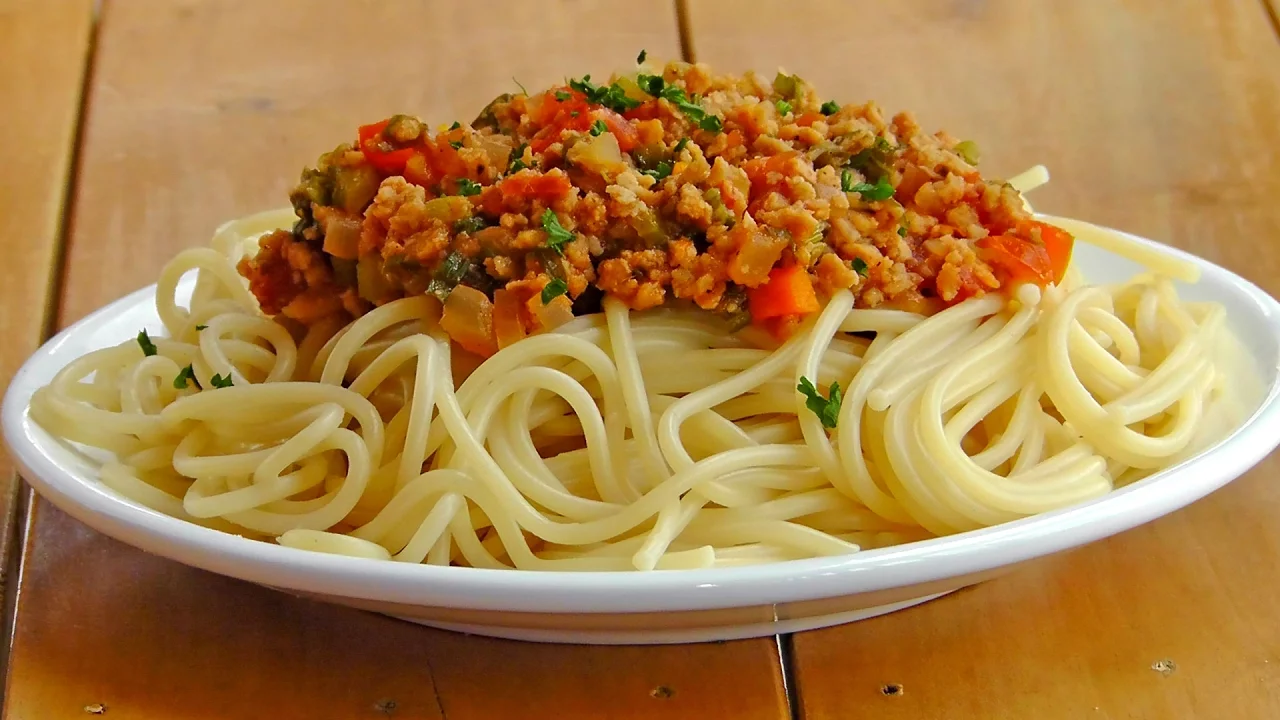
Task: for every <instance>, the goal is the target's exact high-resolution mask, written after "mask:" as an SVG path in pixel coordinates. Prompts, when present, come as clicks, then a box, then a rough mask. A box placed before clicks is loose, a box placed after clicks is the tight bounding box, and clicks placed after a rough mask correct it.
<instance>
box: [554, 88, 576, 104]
mask: <svg viewBox="0 0 1280 720" xmlns="http://www.w3.org/2000/svg"><path fill="white" fill-rule="evenodd" d="M571 97H573V95H572V94H570V93H567V92H565V91H563V90H557V91H556V102H564V101H565V100H568V99H569V98H571Z"/></svg>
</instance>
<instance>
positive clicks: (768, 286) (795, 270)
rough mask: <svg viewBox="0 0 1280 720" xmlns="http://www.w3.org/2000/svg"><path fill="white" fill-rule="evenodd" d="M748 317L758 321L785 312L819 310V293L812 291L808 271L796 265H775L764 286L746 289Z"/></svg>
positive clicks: (796, 312)
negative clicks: (748, 305) (749, 311)
mask: <svg viewBox="0 0 1280 720" xmlns="http://www.w3.org/2000/svg"><path fill="white" fill-rule="evenodd" d="M747 297H748V299H749V303H750V308H751V317H752V318H753V319H754V320H755V321H756V322H760V321H763V320H768V319H770V318H776V317H786V316H788V315H808V314H811V313H815V312H818V310H820V309H821V306H820V305H819V304H818V294H817V293H816V292H814V289H813V281H812V280H810V279H809V273H807V272H806V271H805V269H804V268H802V267H800V266H799V265H787V266H785V267H776V268H774V269H773V270H772V271H770V272H769V280H768V282H766V283H764V284H763V285H761V286H759V287H756V288H750V289H748V290H747Z"/></svg>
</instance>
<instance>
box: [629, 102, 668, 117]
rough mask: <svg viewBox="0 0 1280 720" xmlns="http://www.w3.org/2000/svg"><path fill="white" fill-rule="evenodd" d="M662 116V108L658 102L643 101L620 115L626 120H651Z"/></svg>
mask: <svg viewBox="0 0 1280 720" xmlns="http://www.w3.org/2000/svg"><path fill="white" fill-rule="evenodd" d="M661 114H662V107H661V106H660V105H658V101H657V100H656V99H655V100H645V101H644V102H642V103H640V104H639V105H637V106H636V107H633V108H631V109H630V110H628V111H626V112H624V113H622V116H623V117H625V118H626V119H628V120H653V119H654V118H656V117H658V116H659V115H661Z"/></svg>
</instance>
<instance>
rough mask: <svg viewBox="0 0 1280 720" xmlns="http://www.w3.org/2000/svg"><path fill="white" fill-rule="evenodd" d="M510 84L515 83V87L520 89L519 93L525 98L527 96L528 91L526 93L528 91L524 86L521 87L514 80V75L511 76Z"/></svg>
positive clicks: (518, 82)
mask: <svg viewBox="0 0 1280 720" xmlns="http://www.w3.org/2000/svg"><path fill="white" fill-rule="evenodd" d="M511 82H513V83H515V84H516V87H518V88H520V92H522V93H524V94H525V95H526V96H528V94H529V91H528V90H525V88H524V85H522V84H521V83H520V81H519V80H516V78H515V76H514V75H512V76H511Z"/></svg>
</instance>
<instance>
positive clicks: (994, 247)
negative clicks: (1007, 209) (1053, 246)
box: [977, 235, 1053, 287]
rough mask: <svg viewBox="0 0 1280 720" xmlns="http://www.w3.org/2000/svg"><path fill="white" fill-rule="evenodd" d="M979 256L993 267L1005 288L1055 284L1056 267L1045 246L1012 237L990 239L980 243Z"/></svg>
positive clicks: (996, 236)
mask: <svg viewBox="0 0 1280 720" xmlns="http://www.w3.org/2000/svg"><path fill="white" fill-rule="evenodd" d="M977 246H978V254H979V255H980V256H981V257H982V259H983V260H985V261H986V262H987V264H988V265H990V266H991V268H992V270H993V271H994V272H995V274H996V277H997V278H999V279H1000V282H1001V284H1002V285H1005V286H1007V287H1014V286H1017V285H1021V284H1023V283H1033V284H1036V285H1039V286H1041V287H1044V286H1045V285H1048V284H1049V283H1051V282H1053V263H1052V261H1051V260H1050V258H1049V252H1048V250H1046V249H1045V246H1044V245H1039V244H1037V243H1034V242H1032V241H1030V240H1024V239H1023V238H1020V237H1016V236H1013V235H991V236H989V237H985V238H982V239H981V240H979V241H978V242H977Z"/></svg>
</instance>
